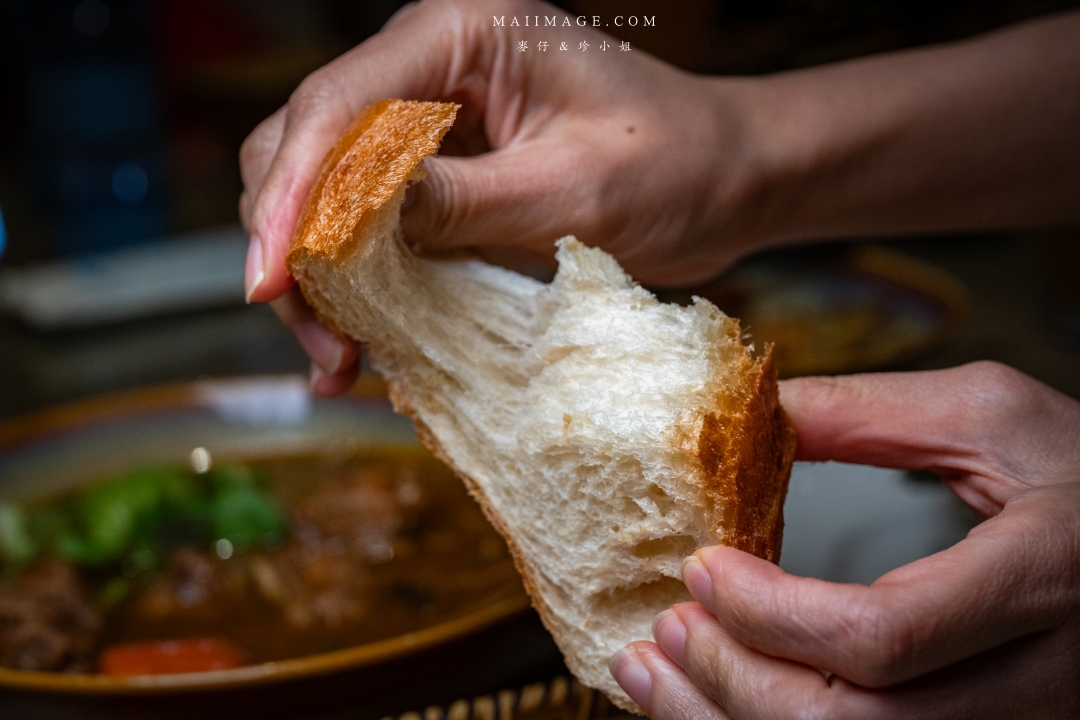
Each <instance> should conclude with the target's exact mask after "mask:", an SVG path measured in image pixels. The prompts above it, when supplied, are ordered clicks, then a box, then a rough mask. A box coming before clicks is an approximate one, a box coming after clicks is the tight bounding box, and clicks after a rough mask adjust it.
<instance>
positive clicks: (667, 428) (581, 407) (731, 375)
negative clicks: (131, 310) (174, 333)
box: [287, 100, 795, 710]
mask: <svg viewBox="0 0 1080 720" xmlns="http://www.w3.org/2000/svg"><path fill="white" fill-rule="evenodd" d="M456 110H457V106H455V105H452V104H439V103H420V102H405V101H399V100H388V101H383V102H380V103H377V104H375V105H372V106H371V107H369V108H367V109H366V110H365V111H364V112H363V113H362V114H361V115H360V116H359V117H358V118H357V120H356V121H355V122H354V123H353V125H352V126H351V127H350V128H349V130H348V131H347V132H346V133H345V136H344V137H343V138H342V139H341V141H340V142H339V143H338V144H337V145H336V146H335V147H334V148H333V150H331V152H330V153H329V154H328V155H327V158H326V161H325V163H324V166H323V170H322V176H321V177H320V179H319V181H318V183H317V185H316V186H315V188H314V190H313V191H312V193H311V196H310V198H309V200H308V203H307V206H306V208H305V210H304V213H303V215H302V218H301V222H300V225H299V227H298V229H297V232H296V236H295V238H294V240H293V245H292V248H291V249H290V251H289V253H288V257H287V264H288V267H289V270H290V272H292V274H293V275H294V277H295V278H296V280H297V281H298V282H299V284H300V288H301V289H302V291H303V293H304V296H305V297H306V298H307V300H308V302H309V303H310V304H311V306H312V307H313V308H314V309H315V311H316V312H317V313H318V315H319V317H320V318H321V319H322V321H323V322H324V323H326V324H327V325H328V326H329V327H331V328H333V329H335V330H336V331H338V332H340V333H344V334H347V335H350V336H352V337H354V338H358V339H362V340H364V341H365V342H367V344H368V348H369V352H370V357H371V362H372V364H373V365H374V367H375V368H376V369H378V370H379V371H380V372H381V373H382V374H383V375H384V377H385V378H386V381H387V383H388V385H389V387H390V392H391V399H392V400H393V402H394V406H395V407H396V408H397V409H398V410H399V411H400V412H403V413H405V414H407V415H409V416H410V417H411V418H412V419H413V421H414V422H415V424H416V428H417V431H418V433H419V435H420V438H421V440H422V441H423V442H424V444H425V445H427V446H428V447H429V448H430V449H431V450H432V451H433V452H434V453H435V454H436V455H438V456H439V457H440V458H442V459H443V460H444V461H445V462H446V463H448V464H449V465H450V466H451V467H452V468H453V469H454V470H455V471H456V472H457V474H458V475H460V476H461V478H462V479H463V480H464V481H465V484H466V485H467V486H468V488H469V490H470V491H471V492H472V494H473V496H474V497H475V498H476V499H477V500H478V501H479V502H480V504H481V505H482V506H483V509H484V512H485V513H486V514H487V516H488V518H489V519H490V520H491V522H492V524H493V525H494V526H495V527H496V528H497V529H498V530H499V531H500V532H501V533H502V534H503V536H504V537H505V538H506V541H507V543H508V545H509V547H510V550H511V552H512V553H513V555H514V558H515V561H516V562H517V566H518V570H519V571H520V572H521V575H522V578H523V580H524V582H525V586H526V588H527V589H528V591H529V593H530V594H531V596H532V599H533V603H534V605H535V607H536V609H537V611H539V613H540V616H541V618H543V621H544V623H545V624H546V626H547V627H548V629H549V630H550V631H551V633H552V635H554V637H555V640H556V642H557V643H558V644H559V647H560V648H561V649H562V651H563V654H564V655H565V658H566V663H567V665H568V666H569V668H570V670H571V671H573V673H574V674H575V675H576V676H577V677H578V678H579V679H580V680H581V681H582V682H583V683H585V684H586V685H589V686H592V687H594V688H598V689H600V690H603V691H604V692H606V693H607V694H608V695H609V696H610V697H611V698H612V699H613V700H614V701H615V703H616V704H617V705H619V706H621V707H624V708H627V709H635V710H636V709H637V708H636V706H635V705H634V704H633V702H631V700H630V698H629V697H628V696H627V695H626V694H625V693H623V691H622V690H621V689H620V688H619V686H618V685H617V684H616V683H615V681H614V679H613V678H612V677H611V674H610V673H609V671H608V667H607V662H608V659H609V658H610V657H611V655H612V654H613V653H614V652H615V651H617V650H618V649H620V648H621V647H623V646H624V645H626V644H627V643H628V642H631V641H633V640H640V639H648V638H650V637H651V623H652V619H653V617H654V616H655V615H656V613H658V612H659V611H661V610H663V609H664V608H666V607H668V606H669V605H671V604H672V603H675V602H678V601H681V600H686V599H689V594H688V593H687V591H686V588H685V587H684V586H683V584H682V583H681V582H680V579H679V578H680V567H681V563H682V560H683V558H684V557H686V556H687V555H689V554H690V553H692V552H693V551H694V550H695V549H696V548H698V547H701V546H704V545H712V544H717V543H723V544H726V545H731V546H734V547H737V548H741V549H743V550H746V551H748V552H751V553H754V554H755V555H758V556H760V557H763V558H767V559H769V560H772V561H776V560H777V559H778V558H779V555H780V540H781V534H782V530H783V515H782V511H783V503H784V494H785V492H786V488H787V482H788V475H789V472H790V469H791V461H792V457H793V454H794V445H795V440H794V434H793V431H792V430H791V427H790V425H789V423H788V421H787V418H786V416H785V415H784V412H783V410H782V409H781V407H780V404H779V401H778V398H777V385H776V373H775V371H774V370H773V367H772V364H771V362H770V358H769V351H768V349H766V351H765V353H764V354H763V355H762V356H761V357H758V358H756V359H755V358H754V357H753V356H752V351H751V349H750V348H748V347H746V346H744V345H743V343H742V333H741V331H740V329H739V322H738V321H737V320H734V319H732V318H729V317H727V316H726V315H724V314H723V313H722V312H720V310H718V309H717V308H716V307H715V306H713V305H712V304H711V303H709V302H708V301H706V300H701V299H695V301H694V304H693V305H692V306H689V307H679V306H677V305H669V304H664V303H660V302H658V301H657V300H656V298H655V297H654V296H653V295H652V294H650V293H649V292H648V291H646V290H644V289H643V288H641V287H638V286H637V285H635V284H634V282H633V281H632V280H631V279H630V277H629V276H627V275H626V274H625V273H624V272H623V271H622V269H621V268H620V267H619V265H618V264H617V263H616V262H615V260H614V259H613V258H612V257H611V256H610V255H608V254H607V253H604V252H602V251H600V250H597V249H590V248H587V247H585V246H584V245H582V244H581V243H580V242H578V241H577V240H575V239H574V238H572V237H567V238H563V239H562V240H560V241H559V242H558V246H559V249H558V252H557V253H556V257H557V259H558V261H559V270H558V273H557V275H556V277H555V280H554V281H553V282H552V283H551V284H544V283H541V282H538V281H536V280H533V279H531V278H528V277H525V276H523V275H519V274H517V273H514V272H511V271H508V270H505V269H502V268H499V267H495V266H492V265H488V264H485V263H483V262H480V261H477V260H453V261H450V260H438V259H431V258H424V257H421V256H418V255H416V254H414V253H413V252H411V251H410V250H409V249H408V248H407V247H406V246H405V244H404V243H403V241H402V237H401V233H400V231H399V228H398V215H399V211H400V205H401V202H402V199H403V197H404V192H405V187H406V185H407V183H408V181H409V180H411V179H415V178H417V177H419V176H420V174H421V173H422V171H421V169H420V163H421V160H422V159H423V158H424V157H426V156H427V155H429V154H431V153H433V152H435V150H436V149H437V147H438V144H439V141H440V139H441V138H442V136H443V134H444V133H445V132H446V131H447V129H448V128H449V127H450V125H451V124H452V123H453V119H454V115H455V112H456Z"/></svg>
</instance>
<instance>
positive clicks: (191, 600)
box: [131, 547, 248, 620]
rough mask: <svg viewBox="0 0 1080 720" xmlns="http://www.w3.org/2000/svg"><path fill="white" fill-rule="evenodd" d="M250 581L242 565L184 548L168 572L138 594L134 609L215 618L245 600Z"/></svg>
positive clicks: (150, 613)
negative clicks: (225, 561)
mask: <svg viewBox="0 0 1080 720" xmlns="http://www.w3.org/2000/svg"><path fill="white" fill-rule="evenodd" d="M247 584H248V580H247V575H246V573H245V572H244V571H243V568H242V567H241V566H238V565H235V564H226V563H222V562H219V561H218V560H216V559H215V558H212V557H210V556H209V555H207V554H205V553H201V552H199V551H197V550H194V549H192V548H187V547H184V548H180V549H179V550H177V551H176V552H174V553H173V555H172V557H171V558H170V559H169V563H168V565H167V567H166V569H165V572H164V573H163V574H162V575H161V576H160V577H158V578H156V579H154V580H153V581H152V582H150V584H149V585H147V586H146V588H144V589H143V590H142V591H140V592H139V593H138V594H137V596H136V597H135V600H134V602H133V603H132V608H131V609H132V611H133V612H137V613H140V614H142V615H143V617H147V618H164V617H167V616H178V615H183V616H186V617H201V618H203V619H207V620H212V619H214V618H216V617H218V616H219V615H221V614H223V613H224V612H226V611H227V610H228V609H229V607H230V606H231V605H233V604H235V603H237V602H242V601H243V598H244V596H245V594H246V592H247Z"/></svg>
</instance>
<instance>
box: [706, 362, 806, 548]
mask: <svg viewBox="0 0 1080 720" xmlns="http://www.w3.org/2000/svg"><path fill="white" fill-rule="evenodd" d="M744 377H745V381H744V382H743V383H742V384H741V385H740V386H736V387H733V388H731V390H730V397H729V398H727V400H728V403H726V407H725V408H724V411H723V412H716V413H709V414H707V415H706V416H705V418H704V421H703V422H702V427H701V433H700V434H699V435H698V445H697V457H698V461H699V462H700V463H701V467H702V471H703V473H704V475H705V478H706V488H705V491H706V492H707V493H709V494H710V495H712V496H713V497H715V498H717V499H718V500H719V501H720V505H721V507H722V508H723V510H724V516H723V522H722V528H720V533H721V535H722V536H723V537H724V544H725V545H730V546H732V547H735V548H738V549H740V550H744V551H746V552H748V553H752V554H754V555H757V556H758V557H761V558H765V559H766V560H769V561H772V562H778V561H779V560H780V545H781V540H782V538H783V533H784V497H785V496H786V495H787V484H788V478H789V476H790V474H791V463H792V461H793V460H794V458H795V443H796V440H795V430H794V429H793V428H792V427H791V423H790V421H789V420H788V418H787V415H786V414H785V413H784V409H783V408H782V407H781V406H780V394H779V389H778V386H777V380H776V368H775V367H774V366H773V363H772V346H771V345H769V346H766V348H765V354H764V355H763V356H762V357H759V358H758V359H757V360H756V361H754V364H753V366H752V367H751V368H750V371H749V372H748V373H745V374H744Z"/></svg>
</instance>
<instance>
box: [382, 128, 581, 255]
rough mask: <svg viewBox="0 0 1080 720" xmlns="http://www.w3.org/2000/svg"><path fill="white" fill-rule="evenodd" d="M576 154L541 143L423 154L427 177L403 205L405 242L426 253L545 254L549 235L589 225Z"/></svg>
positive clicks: (550, 243) (550, 241)
mask: <svg viewBox="0 0 1080 720" xmlns="http://www.w3.org/2000/svg"><path fill="white" fill-rule="evenodd" d="M579 158H580V156H579V155H578V154H577V153H574V152H573V151H571V150H569V149H568V148H566V147H565V146H561V145H560V144H555V143H545V142H542V141H529V142H527V143H522V144H520V145H513V146H508V147H506V148H502V149H500V150H495V151H492V152H488V153H484V154H483V155H477V156H473V157H433V158H428V159H427V160H426V161H425V162H424V168H425V170H426V171H427V178H426V179H424V180H423V181H421V182H420V183H417V184H416V185H414V186H413V187H412V188H410V189H409V195H408V196H407V198H406V203H405V205H404V207H403V210H402V217H401V227H402V232H403V233H404V235H405V239H406V241H407V242H408V243H410V244H414V243H419V244H420V245H422V246H423V247H424V248H425V249H427V250H429V251H433V252H440V251H448V250H457V249H463V248H481V249H483V248H487V249H490V248H509V247H514V248H517V249H521V250H524V251H526V252H529V253H531V254H538V255H542V256H545V257H550V256H551V254H552V253H553V252H554V242H555V240H557V239H558V238H560V237H562V236H563V235H568V234H571V233H575V232H576V233H581V232H582V231H583V229H587V228H588V225H587V223H586V221H587V220H588V218H587V216H586V215H587V214H586V212H585V211H584V208H585V207H586V206H588V204H589V203H587V202H585V201H584V199H583V197H582V195H583V194H587V193H588V192H589V190H588V187H589V183H588V179H587V178H579V179H575V177H574V175H575V170H574V168H575V167H576V166H579V165H580V164H581V163H580V159H579ZM578 174H579V175H580V174H581V173H578Z"/></svg>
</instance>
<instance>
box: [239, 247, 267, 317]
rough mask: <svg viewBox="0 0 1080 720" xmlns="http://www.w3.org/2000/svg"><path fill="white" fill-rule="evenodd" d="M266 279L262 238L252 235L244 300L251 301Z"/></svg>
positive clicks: (245, 268) (245, 275)
mask: <svg viewBox="0 0 1080 720" xmlns="http://www.w3.org/2000/svg"><path fill="white" fill-rule="evenodd" d="M265 279H266V272H265V271H264V270H263V249H262V240H260V239H259V238H257V237H254V236H253V237H252V238H251V242H249V243H248V252H247V262H246V263H245V264H244V301H245V302H248V303H250V302H251V296H252V295H254V294H255V291H256V290H258V289H259V286H260V285H262V282H263V280H265Z"/></svg>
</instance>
